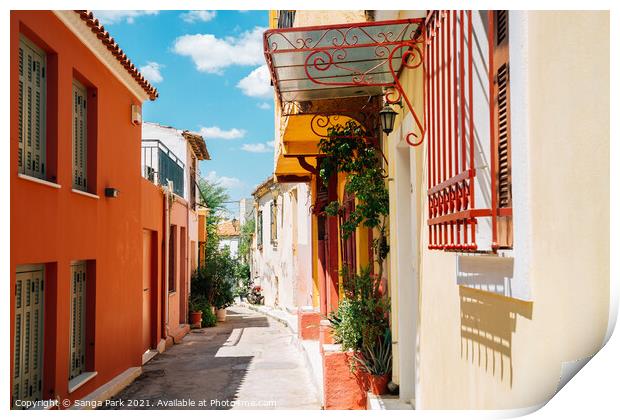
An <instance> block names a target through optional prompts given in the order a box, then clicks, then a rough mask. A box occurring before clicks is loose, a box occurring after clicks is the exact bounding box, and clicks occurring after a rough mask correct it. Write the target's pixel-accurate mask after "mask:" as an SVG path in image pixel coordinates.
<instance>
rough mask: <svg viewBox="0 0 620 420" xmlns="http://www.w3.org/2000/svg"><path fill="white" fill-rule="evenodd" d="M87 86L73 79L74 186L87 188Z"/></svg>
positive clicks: (82, 188)
mask: <svg viewBox="0 0 620 420" xmlns="http://www.w3.org/2000/svg"><path fill="white" fill-rule="evenodd" d="M86 93H87V91H86V88H85V87H84V86H82V84H80V83H79V82H78V81H75V80H74V81H73V188H75V189H79V190H82V191H86V190H87V180H86V170H87V168H86V162H87V159H86V153H87V131H86V129H87V120H86Z"/></svg>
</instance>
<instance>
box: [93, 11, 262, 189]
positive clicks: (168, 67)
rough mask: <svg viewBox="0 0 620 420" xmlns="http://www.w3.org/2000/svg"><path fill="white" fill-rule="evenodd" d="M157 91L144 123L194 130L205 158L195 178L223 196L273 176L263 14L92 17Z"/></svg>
mask: <svg viewBox="0 0 620 420" xmlns="http://www.w3.org/2000/svg"><path fill="white" fill-rule="evenodd" d="M94 13H95V16H96V17H98V18H99V19H100V20H101V21H102V23H103V24H104V25H105V27H106V29H107V30H108V31H109V32H110V34H111V35H112V36H113V37H114V38H115V39H116V41H117V42H118V43H119V45H120V46H121V48H122V49H123V50H124V51H125V52H126V53H127V55H128V56H129V58H130V59H131V60H132V62H133V63H134V64H135V65H136V66H138V67H139V68H140V69H141V71H142V73H143V74H144V76H145V77H146V78H147V79H149V80H150V81H151V82H152V83H153V85H154V86H156V87H157V89H158V91H159V98H158V99H157V100H156V101H154V102H148V103H145V105H144V108H143V119H144V121H149V122H157V123H161V124H164V125H170V126H173V127H176V128H179V129H188V130H193V131H197V132H201V134H203V136H204V137H205V141H206V143H207V148H208V149H209V152H210V154H211V159H212V160H210V161H206V162H202V163H201V166H200V171H201V174H202V176H203V177H205V178H208V179H211V180H219V181H220V182H221V184H222V185H224V186H226V187H228V188H229V192H230V195H231V198H233V199H239V198H241V197H244V196H248V195H249V194H250V193H251V192H252V190H253V189H254V187H255V186H256V185H257V184H259V183H261V182H262V181H263V180H264V179H266V178H267V177H268V176H270V175H271V173H272V171H273V139H274V127H273V124H274V118H273V90H272V88H271V87H270V86H269V79H268V74H267V71H266V67H265V66H264V64H265V62H264V56H263V52H262V38H261V34H262V31H264V30H265V29H266V27H267V24H268V14H267V11H242V12H240V11H159V12H153V11H148V12H147V11H95V12H94Z"/></svg>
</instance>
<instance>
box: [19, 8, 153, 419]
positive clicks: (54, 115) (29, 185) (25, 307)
mask: <svg viewBox="0 0 620 420" xmlns="http://www.w3.org/2000/svg"><path fill="white" fill-rule="evenodd" d="M10 32H11V40H10V51H11V53H10V58H11V67H10V85H11V88H10V92H11V97H10V107H11V124H10V144H11V145H10V156H11V159H10V185H11V192H10V195H11V208H10V210H11V255H10V266H11V268H10V269H11V280H10V284H11V295H10V296H11V319H12V322H11V327H10V330H11V338H10V346H11V362H10V363H11V395H12V404H13V406H14V407H15V408H24V406H25V404H24V401H34V400H47V399H54V398H68V399H69V400H71V401H73V400H75V399H82V398H87V399H88V398H91V399H95V396H97V395H98V396H99V397H101V396H106V395H110V393H112V392H114V389H115V387H118V386H122V384H124V383H127V382H128V381H130V380H131V379H132V378H133V377H135V375H137V374H138V373H139V372H140V366H141V364H142V360H141V356H142V353H143V348H142V329H143V324H142V322H143V321H142V315H143V314H142V311H143V308H142V299H143V296H142V294H143V289H142V265H143V255H142V253H143V246H142V244H143V238H142V235H143V233H142V220H143V213H141V199H142V194H143V189H144V186H143V180H142V178H141V176H140V169H139V168H140V151H141V147H140V146H141V104H142V103H143V102H144V101H146V100H148V99H151V100H154V99H155V98H156V97H157V91H156V90H155V89H154V88H153V87H152V86H151V85H150V84H149V83H148V82H147V81H146V80H145V79H144V78H143V77H142V76H141V75H140V74H139V72H138V71H137V70H136V68H135V66H134V65H133V64H132V63H131V62H130V61H129V60H128V59H127V57H126V55H124V54H123V52H122V50H120V49H119V47H118V45H117V44H116V43H115V42H114V40H113V39H111V38H110V36H109V34H108V33H107V32H105V30H104V29H103V27H102V26H100V25H99V23H98V21H97V20H96V19H94V18H93V16H92V14H89V13H86V12H79V11H60V12H56V11H13V12H11V19H10Z"/></svg>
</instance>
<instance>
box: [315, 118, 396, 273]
mask: <svg viewBox="0 0 620 420" xmlns="http://www.w3.org/2000/svg"><path fill="white" fill-rule="evenodd" d="M319 151H320V152H321V153H322V154H324V155H325V157H324V158H323V159H322V160H321V162H320V166H319V176H320V178H321V180H322V181H323V183H324V184H325V185H327V183H328V181H329V179H330V178H331V177H332V176H334V175H336V174H337V173H343V174H345V176H346V184H345V192H346V193H347V194H350V195H353V196H354V197H355V198H356V203H355V209H354V210H353V211H351V213H349V215H348V217H347V219H346V220H344V222H343V223H342V224H341V226H340V230H341V232H340V233H341V236H342V237H343V238H344V239H347V238H348V237H349V236H350V235H351V234H352V233H353V232H355V230H356V229H357V227H359V226H360V225H363V226H365V227H368V228H371V229H377V231H378V232H379V237H378V238H376V239H375V240H374V241H373V253H374V255H375V256H376V258H377V263H378V264H379V270H380V272H379V278H381V272H382V271H381V270H382V266H383V261H384V260H385V258H386V256H387V254H388V252H389V246H388V244H387V238H386V221H387V216H388V214H389V195H388V190H387V188H386V186H385V171H384V169H383V168H382V167H381V154H380V152H379V151H378V150H377V149H376V147H375V146H374V145H373V144H372V142H371V141H370V140H369V139H368V136H367V134H366V132H365V130H364V129H363V127H362V126H360V125H359V124H357V123H356V122H354V121H348V122H347V123H346V124H344V125H341V124H338V125H335V126H334V127H330V128H329V129H328V131H327V138H323V139H321V140H320V141H319ZM343 211H344V206H343V203H341V202H339V201H332V202H330V203H328V205H327V206H326V207H325V212H326V214H327V215H329V216H336V215H339V214H342V212H343Z"/></svg>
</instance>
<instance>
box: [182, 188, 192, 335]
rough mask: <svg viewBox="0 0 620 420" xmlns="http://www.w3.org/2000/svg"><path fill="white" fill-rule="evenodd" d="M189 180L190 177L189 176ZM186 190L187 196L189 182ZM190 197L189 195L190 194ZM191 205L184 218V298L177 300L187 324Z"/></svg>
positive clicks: (189, 204)
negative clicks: (180, 302) (180, 301)
mask: <svg viewBox="0 0 620 420" xmlns="http://www.w3.org/2000/svg"><path fill="white" fill-rule="evenodd" d="M190 178H191V176H190ZM187 184H188V188H187V189H186V190H185V191H186V193H187V194H189V191H188V190H189V184H191V182H188V183H187ZM190 197H191V194H190ZM191 205H192V203H190V201H189V200H188V201H187V203H186V210H187V217H186V218H185V264H184V266H185V273H183V283H184V284H185V296H179V299H183V312H184V313H183V314H179V316H180V317H181V319H182V320H184V323H185V324H187V323H188V321H189V319H187V317H188V314H187V312H188V311H189V294H190V290H189V288H190V283H189V277H188V276H187V273H191V271H192V268H191V267H190V264H191V262H190V260H191V258H190V255H192V250H191V248H190V243H191V242H190V240H189V237H190V231H189V208H190V206H191Z"/></svg>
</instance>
